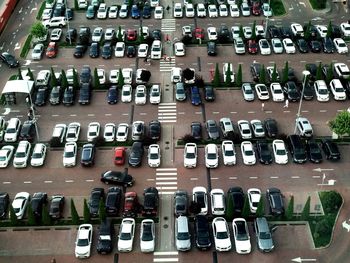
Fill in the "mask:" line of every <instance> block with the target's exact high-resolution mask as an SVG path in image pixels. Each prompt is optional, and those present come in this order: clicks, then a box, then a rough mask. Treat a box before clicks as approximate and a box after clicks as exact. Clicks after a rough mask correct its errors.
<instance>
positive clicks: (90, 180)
mask: <svg viewBox="0 0 350 263" xmlns="http://www.w3.org/2000/svg"><path fill="white" fill-rule="evenodd" d="M93 181H95V180H94V179H86V180H85V182H87V183H90V182H93Z"/></svg>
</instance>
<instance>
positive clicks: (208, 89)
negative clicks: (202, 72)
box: [204, 85, 215, 101]
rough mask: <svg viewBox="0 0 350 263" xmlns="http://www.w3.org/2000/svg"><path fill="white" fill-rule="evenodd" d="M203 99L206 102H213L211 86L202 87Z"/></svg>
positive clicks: (213, 96) (213, 95)
mask: <svg viewBox="0 0 350 263" xmlns="http://www.w3.org/2000/svg"><path fill="white" fill-rule="evenodd" d="M204 99H205V100H206V101H214V100H215V93H214V89H213V86H208V85H207V86H204Z"/></svg>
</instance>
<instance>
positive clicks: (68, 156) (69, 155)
mask: <svg viewBox="0 0 350 263" xmlns="http://www.w3.org/2000/svg"><path fill="white" fill-rule="evenodd" d="M64 157H67V158H71V157H74V152H65V153H64Z"/></svg>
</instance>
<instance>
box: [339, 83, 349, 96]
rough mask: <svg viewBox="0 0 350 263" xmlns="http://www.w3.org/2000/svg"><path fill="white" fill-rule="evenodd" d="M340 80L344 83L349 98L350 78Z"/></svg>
mask: <svg viewBox="0 0 350 263" xmlns="http://www.w3.org/2000/svg"><path fill="white" fill-rule="evenodd" d="M340 81H341V83H342V84H343V87H344V89H345V93H346V95H347V96H348V98H350V80H349V79H340Z"/></svg>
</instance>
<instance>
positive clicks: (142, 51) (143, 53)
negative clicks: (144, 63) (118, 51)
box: [137, 44, 148, 58]
mask: <svg viewBox="0 0 350 263" xmlns="http://www.w3.org/2000/svg"><path fill="white" fill-rule="evenodd" d="M147 55H148V44H140V45H139V48H138V50H137V56H138V57H139V58H145V57H147Z"/></svg>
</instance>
